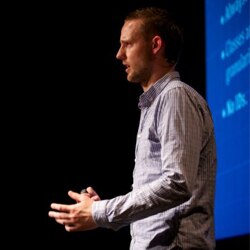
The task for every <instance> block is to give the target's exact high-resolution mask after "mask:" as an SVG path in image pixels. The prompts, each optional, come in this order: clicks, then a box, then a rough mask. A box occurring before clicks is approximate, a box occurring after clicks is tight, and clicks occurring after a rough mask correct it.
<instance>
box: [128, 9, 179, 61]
mask: <svg viewBox="0 0 250 250" xmlns="http://www.w3.org/2000/svg"><path fill="white" fill-rule="evenodd" d="M133 19H141V20H142V21H143V27H142V31H143V33H144V35H145V38H147V37H148V36H150V37H151V36H154V35H159V36H160V37H161V38H162V40H163V41H164V42H165V44H166V49H165V57H166V59H167V60H168V62H169V63H171V64H176V63H177V62H178V60H179V57H180V54H181V51H182V46H183V32H182V28H181V27H180V26H179V25H178V24H177V22H176V21H175V20H174V18H173V16H172V15H171V14H170V13H169V12H168V11H167V10H166V9H162V8H157V7H146V8H142V9H137V10H134V11H132V12H130V13H129V14H128V15H127V16H126V18H125V21H128V20H133Z"/></svg>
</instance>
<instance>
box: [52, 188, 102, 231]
mask: <svg viewBox="0 0 250 250" xmlns="http://www.w3.org/2000/svg"><path fill="white" fill-rule="evenodd" d="M86 190H87V192H86V193H77V192H73V191H69V192H68V195H69V196H70V198H72V199H73V200H75V201H76V203H75V204H70V205H67V204H59V203H52V204H51V205H50V207H51V208H52V209H53V210H51V211H49V214H48V215H49V217H51V218H54V219H55V221H56V222H57V223H59V224H62V225H63V226H64V228H65V230H66V231H68V232H76V231H86V230H91V229H95V228H97V227H98V226H97V225H96V223H95V221H94V219H93V217H92V212H91V210H92V204H93V202H94V201H98V200H100V197H99V195H98V194H97V193H96V192H95V191H94V189H93V188H92V187H88V188H87V189H86Z"/></svg>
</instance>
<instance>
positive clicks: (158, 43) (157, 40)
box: [152, 36, 163, 53]
mask: <svg viewBox="0 0 250 250" xmlns="http://www.w3.org/2000/svg"><path fill="white" fill-rule="evenodd" d="M162 46H163V41H162V39H161V37H160V36H154V37H153V39H152V50H153V52H154V53H157V52H158V51H159V50H160V49H161V47H162Z"/></svg>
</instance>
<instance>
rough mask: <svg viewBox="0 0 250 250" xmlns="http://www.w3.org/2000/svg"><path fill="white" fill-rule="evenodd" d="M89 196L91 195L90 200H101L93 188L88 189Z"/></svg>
mask: <svg viewBox="0 0 250 250" xmlns="http://www.w3.org/2000/svg"><path fill="white" fill-rule="evenodd" d="M87 192H88V194H90V198H91V199H92V200H94V201H99V200H101V198H100V196H99V195H98V194H97V193H96V191H95V190H94V189H93V188H92V187H88V188H87Z"/></svg>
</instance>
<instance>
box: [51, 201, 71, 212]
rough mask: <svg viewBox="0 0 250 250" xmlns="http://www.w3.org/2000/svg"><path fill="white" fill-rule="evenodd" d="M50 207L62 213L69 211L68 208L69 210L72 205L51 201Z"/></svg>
mask: <svg viewBox="0 0 250 250" xmlns="http://www.w3.org/2000/svg"><path fill="white" fill-rule="evenodd" d="M50 207H51V208H52V209H53V210H57V211H60V212H64V213H69V212H70V210H71V207H72V205H65V204H59V203H52V204H51V205H50Z"/></svg>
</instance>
